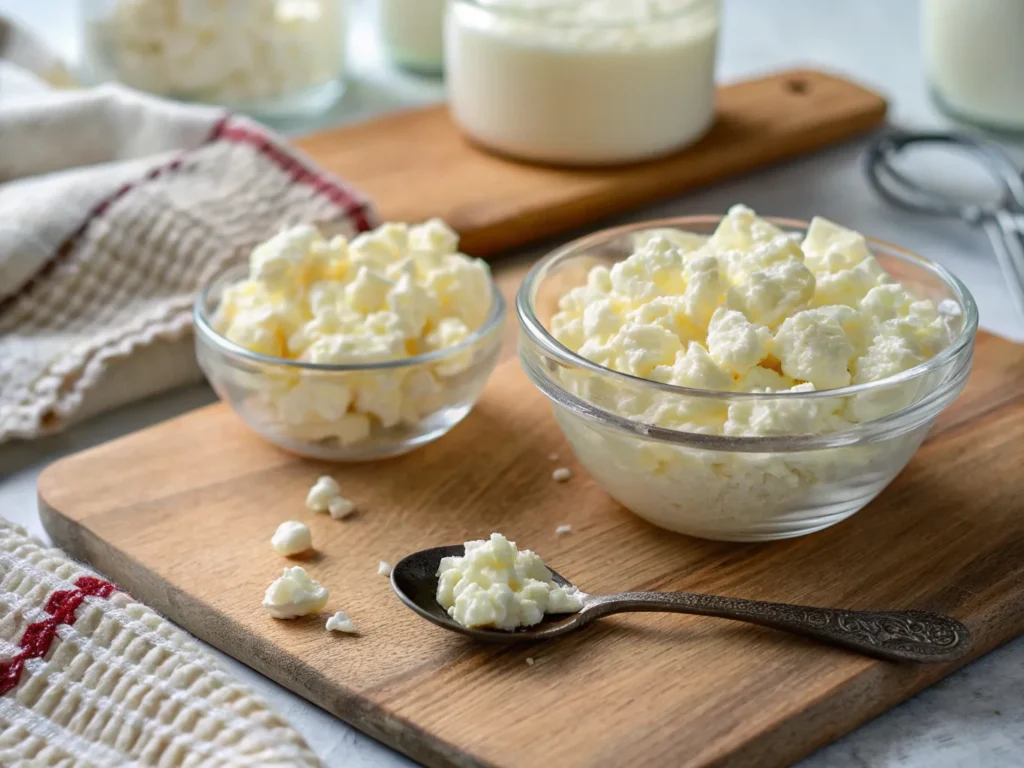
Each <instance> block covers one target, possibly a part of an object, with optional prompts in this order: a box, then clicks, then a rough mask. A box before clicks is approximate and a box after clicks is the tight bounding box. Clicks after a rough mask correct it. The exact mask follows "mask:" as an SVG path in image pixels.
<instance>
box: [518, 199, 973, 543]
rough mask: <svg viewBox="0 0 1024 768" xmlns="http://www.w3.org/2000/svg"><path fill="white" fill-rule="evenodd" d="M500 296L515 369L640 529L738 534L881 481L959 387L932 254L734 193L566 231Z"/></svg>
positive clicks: (958, 327)
mask: <svg viewBox="0 0 1024 768" xmlns="http://www.w3.org/2000/svg"><path fill="white" fill-rule="evenodd" d="M668 223H671V224H674V225H675V227H676V228H678V229H679V230H689V231H688V232H686V234H683V233H680V234H679V235H671V234H667V233H666V232H665V231H664V230H665V225H666V224H668ZM656 229H657V230H658V231H655V230H656ZM652 232H653V234H652ZM595 254H600V255H599V256H598V255H595ZM517 304H518V306H517V309H518V311H519V318H520V324H521V327H522V331H523V332H522V336H521V344H520V357H521V360H522V362H523V365H524V367H525V369H526V371H527V374H528V375H529V376H530V378H531V379H532V380H533V382H534V383H535V384H537V386H538V387H539V388H540V389H541V391H542V392H543V393H544V394H545V395H547V396H548V397H549V399H551V401H552V403H553V407H554V414H555V418H556V420H557V421H558V424H559V426H560V427H561V428H562V431H563V432H564V434H565V436H566V438H567V439H568V441H569V443H570V444H571V445H572V447H573V450H574V451H575V452H576V455H577V457H578V458H579V460H580V462H581V463H582V464H583V466H584V467H585V468H586V469H587V470H588V471H589V472H590V473H591V475H593V477H594V480H595V481H596V482H597V483H598V484H600V485H601V486H602V487H604V488H605V490H607V491H608V492H609V493H610V494H611V495H612V496H613V497H614V498H615V499H617V500H618V501H619V502H621V503H622V504H623V505H624V506H626V507H628V508H629V509H631V510H632V511H633V512H636V513H637V514H639V515H641V516H642V517H645V518H647V519H648V520H650V521H651V522H653V523H655V524H657V525H660V526H662V527H665V528H669V529H671V530H675V531H679V532H683V533H689V534H692V535H696V536H703V537H707V538H716V539H731V540H738V541H757V540H767V539H776V538H785V537H789V536H797V535H801V534H805V533H810V532H812V531H815V530H819V529H821V528H824V527H827V526H829V525H832V524H834V523H837V522H839V521H840V520H842V519H844V518H846V517H848V516H849V515H851V514H853V513H854V512H856V511H857V510H859V509H861V508H862V507H863V506H864V505H866V504H867V503H868V502H869V501H870V500H871V499H872V498H874V496H875V495H877V494H878V493H879V492H881V490H882V489H883V488H884V487H885V486H886V485H887V484H888V483H889V482H890V481H891V480H892V479H893V478H894V477H895V476H896V474H898V472H899V471H900V470H901V469H902V468H903V466H904V465H905V464H906V463H907V461H909V459H910V457H911V456H912V455H913V453H914V452H915V451H916V449H917V447H918V446H919V445H920V443H921V441H922V440H923V439H924V437H925V435H926V433H927V431H928V429H929V427H930V426H931V424H932V422H933V421H934V419H935V417H936V416H937V415H938V413H939V412H940V411H941V410H942V409H943V408H944V407H945V406H946V405H948V404H949V403H950V402H952V400H953V399H955V397H956V396H957V395H958V394H959V392H960V391H961V390H962V388H963V386H964V384H965V382H966V378H967V375H968V373H969V370H970V362H971V356H972V351H973V341H974V334H975V331H976V328H977V309H976V307H975V305H974V302H973V300H972V299H971V297H970V295H969V294H968V293H967V291H966V288H965V287H964V286H963V285H962V283H960V282H959V281H958V280H957V279H956V278H955V277H953V276H952V275H950V274H948V273H947V272H945V270H943V269H942V268H941V267H939V266H937V265H935V264H932V263H930V262H928V261H926V260H925V259H922V258H921V257H919V256H916V255H914V254H910V253H908V252H905V251H901V250H900V249H898V248H896V247H895V246H890V245H888V244H885V243H882V242H880V241H873V240H869V239H867V238H865V237H863V236H861V235H860V234H858V233H856V232H853V231H851V230H848V229H845V228H843V227H841V226H838V225H836V224H833V223H832V222H829V221H827V220H825V219H820V218H819V219H815V220H814V221H812V222H811V223H810V225H805V224H802V223H800V222H790V221H784V220H776V221H770V220H766V219H762V218H759V217H758V216H757V215H756V214H755V213H754V212H753V211H751V210H750V209H748V208H745V207H743V206H736V207H734V208H733V209H732V210H730V211H729V213H728V215H726V216H725V217H724V218H719V217H690V218H685V219H679V220H674V221H672V222H658V223H657V224H655V225H632V226H627V227H620V228H618V229H614V230H609V231H607V232H602V233H598V234H596V235H593V236H591V237H589V238H583V239H582V240H581V241H578V242H576V243H573V244H570V245H568V246H566V247H565V248H563V249H561V251H559V252H556V253H555V254H552V255H551V256H550V257H548V259H546V260H544V261H543V262H541V263H540V264H539V265H538V266H537V267H535V269H534V270H533V271H532V272H531V274H530V275H529V276H528V277H527V279H526V280H525V281H524V284H523V287H522V288H521V289H520V293H519V297H518V300H517Z"/></svg>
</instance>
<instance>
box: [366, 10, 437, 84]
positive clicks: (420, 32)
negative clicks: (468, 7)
mask: <svg viewBox="0 0 1024 768" xmlns="http://www.w3.org/2000/svg"><path fill="white" fill-rule="evenodd" d="M446 6H447V0H379V10H380V32H381V40H382V42H383V43H384V48H385V50H386V51H387V53H388V56H389V57H390V58H391V60H392V61H394V62H395V63H396V64H398V65H399V66H401V67H405V68H406V69H411V70H414V71H416V72H424V73H428V74H437V73H439V72H441V71H442V70H443V69H444V14H445V7H446Z"/></svg>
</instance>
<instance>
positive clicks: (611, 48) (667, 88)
mask: <svg viewBox="0 0 1024 768" xmlns="http://www.w3.org/2000/svg"><path fill="white" fill-rule="evenodd" d="M719 15H720V7H719V1H718V0H451V5H450V10H449V13H448V20H447V25H446V52H445V58H446V72H447V79H448V98H449V102H450V104H451V111H452V115H453V117H454V119H455V122H456V123H457V124H458V125H459V127H460V128H461V129H462V131H463V132H464V133H465V134H466V135H467V136H468V137H469V138H470V139H471V140H473V141H475V142H477V143H479V144H481V145H483V146H484V147H487V148H489V149H491V150H493V151H495V152H498V153H500V154H504V155H508V156H511V157H516V158H522V159H525V160H531V161H536V162H542V163H552V164H559V165H608V164H615V163H626V162H633V161H638V160H645V159H648V158H653V157H658V156H660V155H665V154H668V153H671V152H674V151H675V150H678V149H680V148H682V147H685V146H687V145H688V144H691V143H693V142H695V141H696V140H697V139H699V138H700V137H701V136H702V135H703V134H704V133H705V132H706V131H707V130H708V128H709V127H710V126H711V123H712V122H713V119H714V98H715V51H716V47H717V40H718V30H719Z"/></svg>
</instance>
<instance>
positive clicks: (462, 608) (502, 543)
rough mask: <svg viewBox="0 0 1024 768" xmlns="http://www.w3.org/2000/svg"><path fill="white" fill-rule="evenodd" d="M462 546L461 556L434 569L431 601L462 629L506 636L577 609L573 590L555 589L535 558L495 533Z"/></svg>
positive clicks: (576, 594) (579, 604)
mask: <svg viewBox="0 0 1024 768" xmlns="http://www.w3.org/2000/svg"><path fill="white" fill-rule="evenodd" d="M465 547H466V554H465V556H463V557H446V558H444V559H442V560H441V564H440V566H439V567H438V569H437V577H438V582H437V602H438V603H440V604H441V607H443V608H444V609H445V610H447V611H448V615H449V616H451V617H452V618H453V619H455V621H457V622H459V624H462V625H463V626H464V627H493V628H495V629H503V630H508V631H511V630H513V629H516V628H518V627H530V626H533V625H534V624H537V623H539V622H540V621H541V619H543V618H544V614H547V613H576V612H577V611H579V610H580V609H581V608H582V607H583V602H582V599H581V597H580V594H579V592H578V590H576V589H573V588H571V587H560V586H558V585H557V584H555V582H554V581H553V580H552V578H551V571H550V570H549V569H548V567H547V566H546V565H544V561H543V560H541V559H540V557H539V556H538V555H536V554H534V553H533V552H531V551H530V550H528V549H524V550H522V551H519V550H517V549H516V544H515V542H514V541H509V540H508V539H506V538H505V537H504V536H502V535H501V534H500V533H492V534H491V538H490V539H489V540H487V541H467V542H466V544H465Z"/></svg>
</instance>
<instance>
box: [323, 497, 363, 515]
mask: <svg viewBox="0 0 1024 768" xmlns="http://www.w3.org/2000/svg"><path fill="white" fill-rule="evenodd" d="M327 511H328V512H330V514H331V517H333V518H334V519H335V520H345V519H347V518H349V517H352V515H354V514H355V512H356V505H355V502H353V501H350V500H349V499H346V498H345V497H344V496H335V497H334V498H333V499H331V501H330V503H329V504H328V505H327Z"/></svg>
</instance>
